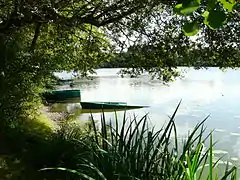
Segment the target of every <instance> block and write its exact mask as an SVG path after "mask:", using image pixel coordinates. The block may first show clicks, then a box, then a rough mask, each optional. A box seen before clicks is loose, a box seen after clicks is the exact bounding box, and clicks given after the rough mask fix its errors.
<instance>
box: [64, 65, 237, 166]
mask: <svg viewBox="0 0 240 180" xmlns="http://www.w3.org/2000/svg"><path fill="white" fill-rule="evenodd" d="M118 70H119V69H99V70H97V75H93V78H92V80H86V79H85V80H78V81H77V82H76V85H75V88H79V89H80V90H81V95H82V97H81V99H82V101H121V102H122V101H125V102H127V103H128V104H133V105H149V106H150V107H149V108H144V109H139V110H134V111H128V112H127V113H128V115H129V116H132V115H134V114H136V115H137V116H139V117H141V116H142V115H144V114H146V113H149V117H150V120H149V123H150V124H151V125H154V126H156V129H160V128H161V127H162V125H163V124H164V123H166V121H167V120H168V116H169V115H171V114H172V113H173V112H174V110H175V108H176V106H177V104H178V102H179V101H180V100H181V99H182V104H181V106H180V109H179V111H178V114H177V117H176V124H177V129H178V132H179V134H180V135H182V136H186V135H187V134H188V131H189V130H191V129H192V128H193V127H194V125H196V123H198V122H200V121H201V120H203V119H204V118H205V117H206V116H207V115H209V114H210V118H209V119H208V120H207V121H206V126H207V128H208V130H209V131H210V130H212V129H216V131H215V132H214V140H216V141H218V143H217V146H216V148H217V149H220V150H225V151H228V152H229V154H228V156H230V157H238V158H239V159H240V71H239V70H227V71H225V72H223V71H221V70H219V69H217V68H210V69H208V70H193V69H186V72H185V73H184V78H182V79H178V80H176V81H175V82H172V83H170V84H169V85H163V84H162V83H161V82H159V81H158V80H151V79H150V77H149V76H147V75H143V76H141V77H139V78H121V77H120V76H119V75H117V72H118ZM60 76H61V77H64V78H69V77H70V76H71V75H70V74H66V73H61V74H60ZM60 88H69V86H62V87H60ZM94 116H95V117H96V118H99V117H100V114H94ZM118 116H119V117H120V118H121V117H122V116H123V112H118ZM88 117H89V114H82V115H81V116H80V119H88ZM107 117H109V118H113V117H114V113H107ZM236 163H238V162H236ZM239 163H240V161H239Z"/></svg>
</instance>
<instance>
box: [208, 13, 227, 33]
mask: <svg viewBox="0 0 240 180" xmlns="http://www.w3.org/2000/svg"><path fill="white" fill-rule="evenodd" d="M204 16H205V20H204V24H206V25H207V26H209V27H210V28H211V29H218V28H220V27H221V26H222V25H223V24H224V23H225V21H226V19H227V16H226V14H225V13H224V12H223V11H218V10H213V11H210V12H209V13H208V15H207V13H206V14H204Z"/></svg>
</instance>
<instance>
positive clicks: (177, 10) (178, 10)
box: [174, 4, 184, 15]
mask: <svg viewBox="0 0 240 180" xmlns="http://www.w3.org/2000/svg"><path fill="white" fill-rule="evenodd" d="M181 10H182V4H177V5H176V6H175V7H174V12H175V13H176V14H178V15H184V14H183V13H181Z"/></svg>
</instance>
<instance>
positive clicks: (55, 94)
mask: <svg viewBox="0 0 240 180" xmlns="http://www.w3.org/2000/svg"><path fill="white" fill-rule="evenodd" d="M42 95H43V97H44V98H45V99H46V100H47V101H54V102H55V101H56V102H64V101H68V100H73V99H74V100H78V102H79V101H80V100H81V92H80V90H55V91H48V92H44V93H43V94H42Z"/></svg>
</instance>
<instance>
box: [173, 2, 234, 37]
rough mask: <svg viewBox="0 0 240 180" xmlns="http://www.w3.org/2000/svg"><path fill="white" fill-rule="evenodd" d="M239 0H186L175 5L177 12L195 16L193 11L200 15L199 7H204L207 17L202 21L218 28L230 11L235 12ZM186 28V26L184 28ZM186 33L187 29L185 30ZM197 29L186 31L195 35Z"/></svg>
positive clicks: (190, 34)
mask: <svg viewBox="0 0 240 180" xmlns="http://www.w3.org/2000/svg"><path fill="white" fill-rule="evenodd" d="M237 3H238V2H237V0H230V1H228V0H209V1H201V0H198V1H196V0H185V1H183V3H182V4H177V5H176V6H175V12H176V13H177V14H179V15H190V16H194V15H193V13H195V14H197V16H199V12H200V11H199V12H198V11H197V10H198V9H199V8H202V10H201V11H202V12H203V15H204V17H205V19H204V21H202V22H203V23H204V24H205V25H207V26H208V27H210V28H211V29H214V30H215V29H218V28H220V27H222V26H223V25H224V24H225V23H226V21H227V16H229V13H232V12H233V9H234V7H235V6H236V5H237ZM183 30H184V28H183ZM183 32H184V33H185V31H183ZM194 32H195V30H194V29H192V33H185V35H187V36H194V35H195V34H196V33H194Z"/></svg>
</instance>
